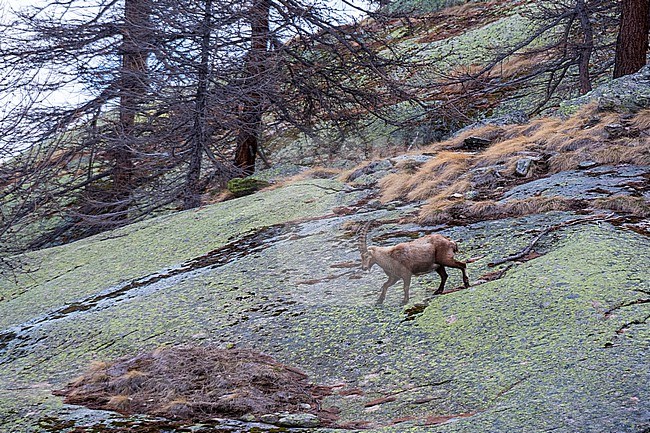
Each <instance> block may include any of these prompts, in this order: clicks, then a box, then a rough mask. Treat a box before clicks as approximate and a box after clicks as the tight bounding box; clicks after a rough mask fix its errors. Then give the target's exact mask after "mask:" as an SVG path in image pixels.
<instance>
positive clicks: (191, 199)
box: [183, 0, 212, 209]
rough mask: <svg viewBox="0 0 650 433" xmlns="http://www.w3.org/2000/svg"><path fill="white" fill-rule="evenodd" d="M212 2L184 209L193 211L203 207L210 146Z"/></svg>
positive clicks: (207, 7) (203, 46)
mask: <svg viewBox="0 0 650 433" xmlns="http://www.w3.org/2000/svg"><path fill="white" fill-rule="evenodd" d="M211 13H212V0H206V1H205V15H204V16H203V25H202V29H201V32H202V33H201V62H200V64H199V66H198V71H197V72H198V74H197V76H198V83H197V87H196V100H195V111H194V128H193V129H194V130H193V134H192V149H191V150H192V152H191V155H190V164H189V167H188V169H187V176H186V178H185V179H186V181H185V197H184V201H183V207H184V208H185V209H192V208H195V207H199V206H200V205H201V185H200V184H199V181H200V179H201V160H202V158H203V152H204V149H205V147H206V146H207V145H208V143H207V140H208V135H207V131H206V128H207V125H206V106H207V97H208V72H209V70H208V63H209V61H210V31H211V25H212V23H211V21H212V15H211Z"/></svg>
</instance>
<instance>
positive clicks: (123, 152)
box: [110, 0, 151, 220]
mask: <svg viewBox="0 0 650 433" xmlns="http://www.w3.org/2000/svg"><path fill="white" fill-rule="evenodd" d="M150 11H151V4H150V0H126V1H125V3H124V29H123V34H122V68H121V71H120V85H119V92H120V93H119V95H120V107H119V124H118V127H117V137H116V138H115V140H116V142H115V144H114V146H113V149H112V155H113V160H114V167H113V175H112V188H111V189H112V191H111V195H112V198H111V200H112V204H111V208H112V209H111V211H110V213H111V214H113V215H112V218H111V219H114V220H115V219H117V220H122V219H125V218H126V217H127V214H128V208H129V205H130V201H131V193H132V191H133V188H134V185H133V184H134V181H133V178H134V161H133V160H134V154H135V152H134V150H135V148H136V144H135V139H136V131H135V117H136V112H137V111H138V107H139V105H140V101H141V99H142V95H143V93H144V92H145V91H146V89H147V85H146V77H147V56H148V53H149V47H148V46H147V38H148V32H149V29H150V25H149V24H150V23H149V19H150Z"/></svg>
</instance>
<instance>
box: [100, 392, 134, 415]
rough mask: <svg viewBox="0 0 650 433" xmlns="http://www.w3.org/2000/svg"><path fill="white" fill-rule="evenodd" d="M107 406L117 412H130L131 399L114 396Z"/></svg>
mask: <svg viewBox="0 0 650 433" xmlns="http://www.w3.org/2000/svg"><path fill="white" fill-rule="evenodd" d="M106 406H107V407H109V408H111V409H113V410H116V411H128V409H129V407H130V406H131V399H130V398H129V396H127V395H114V396H112V397H111V398H110V399H109V400H108V402H107V403H106Z"/></svg>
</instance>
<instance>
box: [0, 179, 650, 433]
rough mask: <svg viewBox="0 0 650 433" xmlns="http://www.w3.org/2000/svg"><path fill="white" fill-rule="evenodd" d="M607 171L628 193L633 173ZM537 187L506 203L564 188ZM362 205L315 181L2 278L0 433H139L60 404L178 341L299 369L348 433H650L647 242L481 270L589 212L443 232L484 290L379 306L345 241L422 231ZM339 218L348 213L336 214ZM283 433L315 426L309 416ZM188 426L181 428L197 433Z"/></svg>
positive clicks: (619, 238)
mask: <svg viewBox="0 0 650 433" xmlns="http://www.w3.org/2000/svg"><path fill="white" fill-rule="evenodd" d="M590 170H591V169H590ZM617 170H618V171H616V170H615V171H616V173H617V176H622V177H625V178H626V179H629V178H630V177H632V178H633V177H635V176H640V175H641V174H640V173H637V172H631V171H629V170H631V169H629V170H628V169H626V168H620V170H619V169H617ZM621 170H622V171H621ZM583 174H584V173H583ZM601 174H602V173H601ZM567 176H577V175H576V174H575V173H571V174H567ZM587 177H588V176H587ZM576 179H577V180H576V182H581V181H584V179H585V178H583V177H579V176H578V177H577V178H576ZM589 179H592V180H593V179H594V177H589ZM535 182H538V181H535ZM546 182H547V183H546V186H545V187H544V186H543V185H542V184H535V185H529V188H530V189H531V191H528V192H526V191H524V190H518V191H515V190H513V191H514V192H513V194H522V195H526V194H530V193H533V194H536V193H537V192H532V191H533V190H535V191H545V190H546V189H548V188H552V187H555V186H554V183H555V180H554V179H552V178H548V179H547V180H546ZM532 183H533V182H531V184H532ZM603 185H605V184H603ZM523 186H524V185H522V187H523ZM603 188H604V187H603ZM367 202H368V195H367V192H366V191H364V190H359V189H358V188H354V189H349V188H345V185H343V184H341V183H339V182H336V181H333V180H324V179H316V180H310V181H304V182H301V183H297V184H290V185H287V186H285V187H283V188H278V189H276V190H272V191H264V192H261V193H256V194H253V195H250V196H246V197H242V198H239V199H235V200H231V201H228V202H224V203H221V204H217V205H213V206H208V207H205V208H202V209H199V210H194V211H187V212H182V213H178V214H175V215H170V216H165V217H161V218H158V219H155V220H150V221H147V222H145V223H141V224H136V225H133V226H129V227H126V228H123V229H119V230H116V231H114V232H110V233H104V234H101V235H98V236H95V237H92V238H88V239H85V240H82V241H79V242H75V243H73V244H69V245H65V246H61V247H56V248H52V249H48V250H43V251H40V252H36V253H34V254H32V255H31V256H30V257H29V261H30V263H32V266H33V268H34V272H32V273H31V274H27V275H19V276H18V281H14V280H2V281H1V282H0V296H1V298H0V328H1V330H0V365H1V366H2V368H0V431H3V432H4V431H6V432H38V431H61V432H67V431H72V430H73V429H74V428H80V427H81V426H89V425H93V426H95V427H97V426H103V427H102V428H103V430H101V429H99V430H96V431H105V432H109V431H119V430H117V428H118V427H119V425H120V423H125V422H129V423H132V424H131V425H135V424H133V423H135V422H136V421H134V420H133V418H125V417H121V416H120V415H119V414H117V413H113V412H104V411H93V410H89V409H86V408H81V407H76V406H69V405H64V404H63V402H62V401H61V399H60V398H59V397H55V396H53V395H52V394H51V392H52V390H54V389H60V388H61V387H63V386H64V385H65V383H67V382H69V381H70V380H72V379H73V378H75V377H76V376H78V375H80V374H81V372H83V371H84V370H85V369H86V368H87V367H88V365H89V364H90V363H91V362H93V361H101V360H111V359H116V358H119V357H122V356H127V355H130V356H132V355H135V354H137V353H139V352H142V351H147V350H151V349H154V348H156V347H160V346H173V345H180V344H184V345H188V344H189V345H205V344H210V345H216V346H219V347H224V348H228V347H242V348H252V349H255V350H258V351H261V352H264V353H268V354H270V355H272V356H273V357H274V358H275V359H277V360H279V361H281V362H283V363H286V364H288V365H293V366H296V367H297V368H299V369H301V370H303V371H305V372H306V373H307V374H308V375H309V377H310V378H311V379H312V380H313V381H314V382H315V383H319V384H324V385H328V386H329V387H331V391H332V393H331V395H329V396H328V397H327V398H326V400H325V402H324V406H326V407H336V408H338V409H337V410H336V412H338V414H337V416H338V420H337V421H336V424H337V425H341V426H347V427H355V426H357V427H364V428H370V429H371V431H391V432H394V431H397V432H400V431H404V432H407V431H413V432H418V431H423V429H431V428H435V431H436V432H467V433H470V432H477V431H486V432H487V431H490V432H511V431H520V432H540V431H551V430H552V431H554V432H566V433H569V432H575V431H581V432H626V433H627V432H629V433H640V432H643V431H646V430H647V429H648V428H650V389H649V388H648V382H647V378H648V374H649V372H650V371H649V367H648V362H647V360H648V341H650V326H648V321H649V320H650V286H649V283H648V280H647V278H645V274H646V271H647V265H648V259H647V258H648V257H650V243H648V241H647V237H646V236H644V235H643V234H640V233H637V232H634V231H632V230H629V229H627V228H626V226H625V225H624V224H623V225H620V224H619V225H617V226H614V225H611V224H609V223H598V222H585V223H583V224H575V225H572V226H569V227H566V228H563V229H561V230H557V231H554V232H551V233H549V234H548V235H547V236H545V237H543V238H542V240H541V241H540V242H539V243H538V245H537V246H536V247H535V252H536V253H537V254H536V255H535V256H534V257H530V260H529V261H526V262H522V263H510V264H507V265H501V266H499V267H496V268H491V267H489V266H488V263H490V262H492V261H494V260H495V259H499V258H502V257H506V256H509V255H511V254H513V253H516V252H518V251H520V250H522V249H523V248H524V247H526V246H527V245H528V244H529V243H530V242H531V240H532V239H533V238H535V237H536V236H537V234H538V233H539V232H540V231H541V230H543V229H544V228H546V227H549V226H552V225H556V224H559V223H562V222H563V221H569V220H575V219H577V218H581V216H580V215H575V214H572V213H569V212H550V213H546V214H539V215H529V216H526V217H520V218H511V219H504V220H495V221H484V222H478V223H474V224H471V225H467V226H462V227H460V226H459V227H451V228H447V229H444V230H442V233H443V234H445V235H447V236H449V237H451V238H452V239H455V240H456V241H457V242H458V244H459V246H460V252H459V254H458V257H459V258H460V259H468V258H470V257H472V258H473V261H472V262H471V263H470V264H469V267H468V270H469V274H470V279H471V280H474V281H476V280H479V281H489V282H485V283H483V284H474V285H473V286H472V287H470V288H469V289H467V290H452V288H454V287H457V286H460V285H461V278H460V272H458V271H456V270H454V269H449V270H448V273H449V274H450V278H449V281H448V282H447V292H446V293H445V294H443V295H441V296H435V297H433V296H432V293H433V291H434V290H435V288H436V287H437V286H438V276H437V274H435V273H433V274H429V275H424V276H419V277H416V278H414V281H413V284H412V288H411V294H412V299H411V303H410V304H409V305H407V306H406V307H405V308H402V307H400V306H399V301H400V299H401V296H402V294H401V287H400V286H399V284H398V285H395V286H393V287H392V288H391V289H390V290H389V292H388V297H387V299H386V302H385V305H384V306H383V307H375V306H374V305H373V304H374V301H375V299H376V297H377V296H378V293H379V289H380V287H381V285H382V283H383V281H384V280H385V276H384V275H383V273H382V272H381V270H379V269H377V268H374V269H373V270H372V271H371V272H369V273H363V272H362V271H361V270H360V268H359V257H358V256H359V253H358V250H357V239H356V236H355V228H356V227H357V226H358V224H359V223H360V222H363V221H365V220H368V219H371V218H372V219H376V220H380V221H386V223H385V224H383V225H379V226H377V227H376V228H374V229H372V230H371V232H370V236H369V239H370V240H369V243H370V244H373V245H390V244H394V243H397V242H401V241H405V240H409V239H411V238H413V237H416V236H419V235H422V234H425V233H428V232H430V231H431V229H432V228H430V227H420V226H417V225H415V224H412V223H410V224H400V223H399V221H400V220H401V219H402V218H403V217H405V216H407V215H408V214H410V213H412V212H413V209H414V208H413V207H412V206H391V207H389V208H387V207H385V206H381V205H379V206H372V207H367V206H366V205H365V204H364V203H367ZM341 206H344V207H346V208H349V209H351V210H353V212H350V213H345V214H336V213H333V212H332V209H334V208H336V207H341ZM495 273H499V274H501V275H500V278H497V279H494V275H495ZM284 417H285V418H287V417H286V416H284ZM296 419H297V420H298V421H296ZM250 421H254V420H250ZM152 422H154V421H153V420H149V419H142V420H137V423H138V425H139V426H141V427H132V430H131V431H136V432H137V431H139V430H137V428H144V427H142V426H147V425H150V423H152ZM156 422H157V421H156ZM278 422H279V418H278ZM148 423H149V424H148ZM283 423H284V425H285V426H289V427H286V428H289V429H291V428H293V427H291V426H300V427H301V428H304V427H307V426H308V425H309V426H316V420H315V419H314V418H313V417H310V416H308V415H302V416H301V415H297V416H291V417H288V418H287V419H285V420H284V421H283ZM122 425H123V424H122ZM232 425H236V426H237V427H233V428H235V429H239V431H241V430H242V429H244V430H245V429H246V428H247V427H245V426H242V425H241V424H237V423H234V424H232ZM111 426H114V427H111ZM111 428H113V430H111ZM183 428H185V430H182V429H179V430H176V431H187V429H190V431H201V430H200V429H201V427H200V426H198V427H197V426H193V427H191V428H190V427H187V426H186V427H183ZM224 428H225V427H224ZM251 428H253V427H251ZM254 428H256V429H258V431H264V429H265V428H267V427H264V426H263V425H258V424H255V426H254ZM268 428H269V429H272V427H268ZM283 428H285V427H283ZM313 428H314V429H318V428H320V427H313ZM192 429H193V430H192ZM142 431H145V430H142ZM166 431H175V430H173V429H172V430H166ZM234 431H237V430H234ZM319 431H322V430H319Z"/></svg>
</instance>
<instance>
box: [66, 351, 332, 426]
mask: <svg viewBox="0 0 650 433" xmlns="http://www.w3.org/2000/svg"><path fill="white" fill-rule="evenodd" d="M325 393H327V391H326V388H322V387H318V386H315V385H312V384H311V383H309V382H308V380H307V375H306V374H304V373H302V372H301V371H299V370H297V369H295V368H292V367H290V366H287V365H284V364H281V363H279V362H276V361H275V360H273V358H271V357H270V356H267V355H263V354H261V353H258V352H254V351H251V350H244V349H231V350H223V349H217V348H212V347H178V348H163V349H157V350H155V351H153V352H150V353H145V354H141V355H138V356H136V357H133V358H124V359H120V360H117V361H115V362H112V363H105V362H98V363H95V364H93V365H92V366H91V367H90V369H89V370H88V372H86V374H84V375H83V376H82V377H80V378H78V379H77V380H75V381H74V382H72V383H70V384H69V385H68V386H67V387H66V388H65V389H64V390H61V391H58V392H57V394H58V395H63V396H65V402H66V403H68V404H78V405H84V406H87V407H90V408H92V409H106V410H114V411H118V412H121V413H125V414H133V413H146V414H151V415H155V416H164V417H167V418H171V419H192V420H207V419H210V418H214V417H231V418H232V417H240V416H242V415H245V414H251V415H262V414H266V413H274V412H282V411H286V412H313V413H316V414H317V415H318V416H319V417H321V418H322V417H323V413H321V412H319V408H320V406H319V400H320V399H321V398H322V397H323V395H324V394H325ZM310 408H311V409H310Z"/></svg>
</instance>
